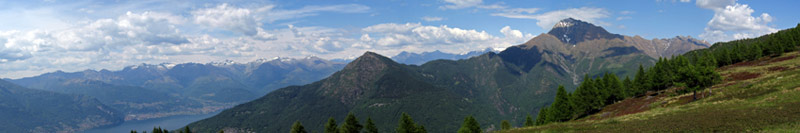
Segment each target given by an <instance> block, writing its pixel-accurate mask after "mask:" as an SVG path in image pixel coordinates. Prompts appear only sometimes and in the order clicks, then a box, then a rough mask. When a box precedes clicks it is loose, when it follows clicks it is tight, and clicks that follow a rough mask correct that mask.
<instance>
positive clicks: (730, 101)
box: [503, 52, 800, 132]
mask: <svg viewBox="0 0 800 133" xmlns="http://www.w3.org/2000/svg"><path fill="white" fill-rule="evenodd" d="M799 55H800V53H798V52H791V53H786V54H784V55H783V56H779V57H773V58H769V57H765V58H761V59H759V60H755V61H747V62H741V63H737V64H734V65H730V66H725V67H721V68H718V69H717V70H716V71H717V72H719V73H720V74H721V75H722V76H723V78H724V80H723V82H721V83H719V84H717V85H714V86H712V87H710V88H709V89H706V90H705V91H702V92H701V93H698V95H699V96H698V97H699V98H698V99H697V100H693V95H692V93H687V94H683V95H676V94H677V93H675V92H674V91H675V90H676V89H679V88H673V89H669V90H666V91H662V92H660V94H657V93H652V94H650V95H646V96H643V97H637V98H631V99H626V100H624V101H620V102H618V103H615V104H612V105H609V106H606V108H604V109H603V110H602V111H600V112H599V113H596V114H594V115H591V116H589V117H586V118H583V119H579V120H577V121H572V122H565V123H554V124H548V125H544V126H537V127H526V128H518V129H513V130H508V131H503V132H675V131H690V132H696V131H701V132H740V131H750V132H752V131H765V132H787V131H797V130H800V128H798V126H799V125H800V82H797V81H800V58H797V57H798V56H799Z"/></svg>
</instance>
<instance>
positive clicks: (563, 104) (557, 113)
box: [550, 86, 572, 121]
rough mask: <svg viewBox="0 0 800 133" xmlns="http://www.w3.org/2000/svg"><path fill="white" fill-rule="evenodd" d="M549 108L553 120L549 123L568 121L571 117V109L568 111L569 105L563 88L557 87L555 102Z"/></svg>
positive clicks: (567, 96)
mask: <svg viewBox="0 0 800 133" xmlns="http://www.w3.org/2000/svg"><path fill="white" fill-rule="evenodd" d="M551 108H552V109H553V110H551V111H550V113H551V118H553V119H552V120H550V121H564V120H569V119H570V118H571V117H572V112H571V111H572V109H570V105H569V95H568V93H567V91H566V90H565V89H564V86H558V91H557V92H556V100H555V102H553V105H552V106H551Z"/></svg>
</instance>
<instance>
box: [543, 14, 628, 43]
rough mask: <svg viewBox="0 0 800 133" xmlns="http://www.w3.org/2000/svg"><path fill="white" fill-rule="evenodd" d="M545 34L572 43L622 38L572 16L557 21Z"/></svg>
mask: <svg viewBox="0 0 800 133" xmlns="http://www.w3.org/2000/svg"><path fill="white" fill-rule="evenodd" d="M547 34H550V35H553V36H555V37H557V38H558V39H559V40H560V41H561V42H564V43H567V44H573V45H574V44H577V43H580V42H583V41H588V40H595V39H609V40H611V39H614V38H619V39H622V38H623V37H622V35H618V34H611V33H609V32H608V31H606V30H605V29H603V28H602V27H600V26H596V25H594V24H591V23H588V22H584V21H581V20H577V19H573V18H567V19H564V20H561V21H559V22H558V23H556V24H555V25H554V26H553V29H550V31H549V32H547Z"/></svg>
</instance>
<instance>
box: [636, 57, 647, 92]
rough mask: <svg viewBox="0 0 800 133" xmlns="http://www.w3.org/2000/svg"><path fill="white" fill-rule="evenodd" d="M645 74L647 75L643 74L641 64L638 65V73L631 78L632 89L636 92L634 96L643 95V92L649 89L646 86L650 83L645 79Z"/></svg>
mask: <svg viewBox="0 0 800 133" xmlns="http://www.w3.org/2000/svg"><path fill="white" fill-rule="evenodd" d="M646 74H647V73H645V71H644V68H643V67H642V64H639V71H637V72H636V77H633V78H634V79H633V82H634V85H633V86H634V89H635V90H636V95H639V94H644V92H646V90H648V89H649V88H648V87H650V86H649V85H648V83H649V82H650V81H649V79H647V78H648V76H647V75H646Z"/></svg>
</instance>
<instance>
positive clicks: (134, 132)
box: [131, 130, 139, 133]
mask: <svg viewBox="0 0 800 133" xmlns="http://www.w3.org/2000/svg"><path fill="white" fill-rule="evenodd" d="M131 133H139V132H137V131H136V130H131Z"/></svg>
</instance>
